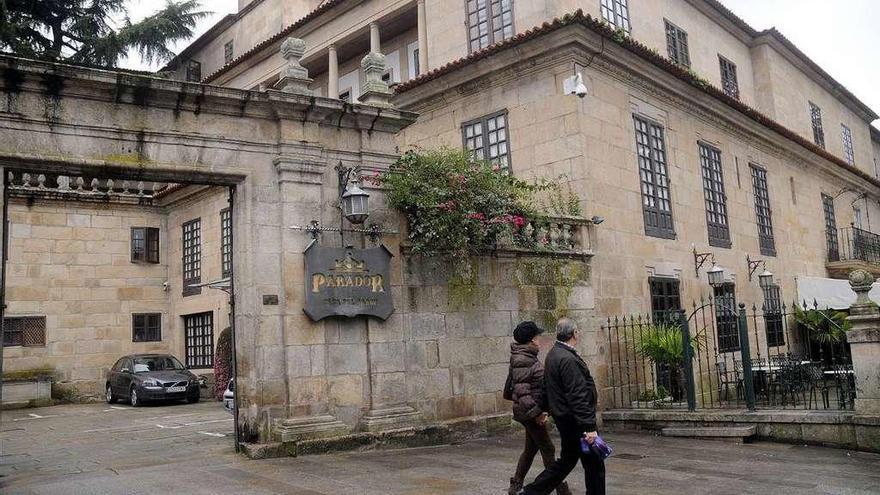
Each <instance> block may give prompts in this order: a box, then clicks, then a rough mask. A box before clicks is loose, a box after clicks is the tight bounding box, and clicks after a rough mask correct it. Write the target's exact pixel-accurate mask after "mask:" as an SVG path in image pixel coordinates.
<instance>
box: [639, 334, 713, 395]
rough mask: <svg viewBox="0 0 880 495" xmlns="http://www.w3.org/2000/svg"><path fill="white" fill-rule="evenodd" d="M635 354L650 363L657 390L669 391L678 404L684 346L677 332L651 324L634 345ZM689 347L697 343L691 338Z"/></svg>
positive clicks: (695, 339) (682, 385)
mask: <svg viewBox="0 0 880 495" xmlns="http://www.w3.org/2000/svg"><path fill="white" fill-rule="evenodd" d="M633 345H634V350H635V352H636V354H638V355H639V356H642V357H643V358H645V359H648V360H649V361H651V363H653V364H654V367H655V368H656V369H657V384H658V390H660V389H661V387H662V388H663V389H664V390H665V389H667V388H668V389H669V393H670V394H671V398H672V400H673V401H676V402H677V401H680V400H681V399H682V396H683V394H684V391H685V385H684V342H683V340H682V337H681V329H680V328H679V327H677V326H674V325H670V324H668V323H655V324H652V325H648V326H647V327H645V328H643V329H642V330H641V331H640V332H639V334H638V337H637V338H636V341H635V342H634V344H633ZM691 347H692V348H694V349H696V348H698V347H699V340H698V339H697V338H696V337H692V338H691Z"/></svg>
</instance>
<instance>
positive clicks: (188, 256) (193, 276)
mask: <svg viewBox="0 0 880 495" xmlns="http://www.w3.org/2000/svg"><path fill="white" fill-rule="evenodd" d="M181 230H182V231H183V236H182V238H181V241H182V243H183V255H182V256H183V259H182V265H183V295H184V296H191V295H194V294H201V293H202V288H201V287H193V285H197V284H200V283H202V220H201V219H200V218H196V219H195V220H190V221H189V222H186V223H184V224H183V225H182V226H181Z"/></svg>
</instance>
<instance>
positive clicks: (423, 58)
mask: <svg viewBox="0 0 880 495" xmlns="http://www.w3.org/2000/svg"><path fill="white" fill-rule="evenodd" d="M418 18H419V19H418V31H419V75H421V74H425V73H427V72H428V14H427V12H426V11H425V0H418Z"/></svg>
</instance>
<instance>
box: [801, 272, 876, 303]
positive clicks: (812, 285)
mask: <svg viewBox="0 0 880 495" xmlns="http://www.w3.org/2000/svg"><path fill="white" fill-rule="evenodd" d="M797 294H798V303H801V302H803V301H806V302H807V305H808V306H810V307H812V306H813V301H814V300H815V301H816V302H817V303H819V308H820V309H826V308H832V309H848V308H849V307H850V306H852V304H853V303H854V302H856V293H855V292H853V290H852V288H851V287H850V286H849V280H840V279H835V278H822V277H798V278H797ZM868 297H870V298H871V300H872V301H874V302H875V303H878V304H880V284H878V283H875V284H874V285H873V287H872V288H871V292H869V293H868Z"/></svg>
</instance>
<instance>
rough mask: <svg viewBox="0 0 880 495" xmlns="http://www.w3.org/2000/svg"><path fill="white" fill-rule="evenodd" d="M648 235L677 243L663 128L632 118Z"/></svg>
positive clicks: (639, 118) (643, 211) (646, 232)
mask: <svg viewBox="0 0 880 495" xmlns="http://www.w3.org/2000/svg"><path fill="white" fill-rule="evenodd" d="M633 121H634V122H635V132H636V151H637V154H638V161H639V181H640V183H641V190H642V213H643V215H644V219H645V235H650V236H653V237H662V238H664V239H675V226H674V225H673V222H672V200H671V199H670V197H669V174H668V173H667V168H666V143H665V141H664V140H663V127H662V126H660V125H658V124H655V123H653V122H648V121H647V120H645V119H642V118H641V117H638V116H635V115H633Z"/></svg>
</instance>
